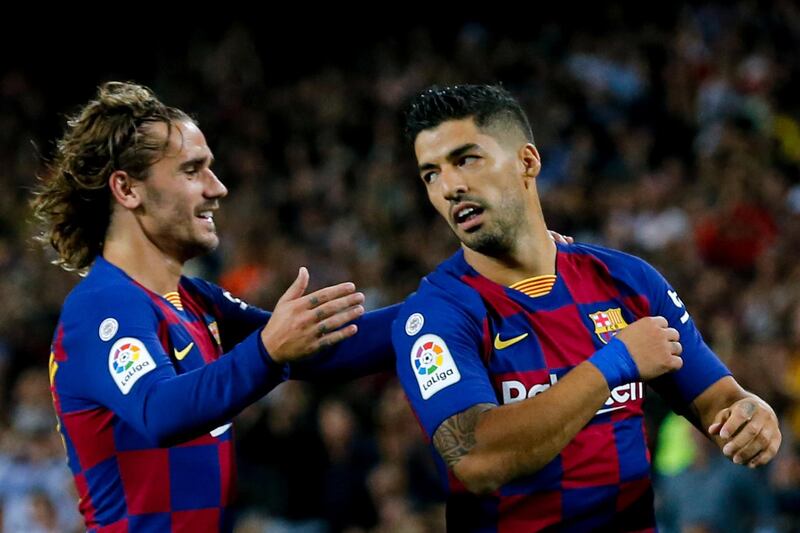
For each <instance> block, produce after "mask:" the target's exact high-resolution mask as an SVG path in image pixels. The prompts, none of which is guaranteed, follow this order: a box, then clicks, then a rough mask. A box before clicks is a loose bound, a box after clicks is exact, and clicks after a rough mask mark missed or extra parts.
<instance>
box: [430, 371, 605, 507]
mask: <svg viewBox="0 0 800 533" xmlns="http://www.w3.org/2000/svg"><path fill="white" fill-rule="evenodd" d="M609 394H610V392H609V387H608V384H607V382H606V379H605V378H604V377H603V374H602V373H601V372H600V371H599V370H598V369H597V367H595V366H594V365H592V364H591V363H589V362H584V363H582V364H580V365H578V366H577V367H575V368H574V369H573V370H571V371H570V372H569V373H567V374H566V376H564V377H563V378H562V379H560V380H559V381H558V383H556V384H555V385H553V386H552V387H550V388H549V389H548V390H546V391H544V392H542V393H540V394H537V395H536V396H534V397H533V398H529V399H527V400H524V401H521V402H517V403H513V404H508V405H504V406H501V407H496V408H493V409H489V410H487V411H485V412H483V413H482V414H480V415H479V417H478V420H477V424H476V426H475V430H474V436H475V440H474V446H473V447H472V448H471V449H470V450H469V452H468V453H467V454H465V455H462V456H461V457H460V458H459V459H457V460H455V461H452V464H451V465H450V466H451V467H452V468H453V472H454V473H455V475H456V476H457V477H458V478H459V479H460V480H461V481H462V482H463V483H464V484H465V485H466V486H467V488H468V489H469V490H470V491H472V492H477V493H485V492H491V491H493V490H495V489H496V488H498V487H499V486H501V485H503V484H505V483H507V482H508V481H510V480H512V479H515V478H518V477H520V476H524V475H529V474H532V473H534V472H537V471H538V470H540V469H541V468H542V467H544V466H545V465H546V464H548V463H549V462H550V461H552V460H553V458H555V457H556V455H558V453H560V452H561V450H563V449H564V448H565V447H566V446H567V444H569V442H570V441H571V440H572V439H573V438H574V437H575V435H577V434H578V432H579V431H580V430H581V429H583V428H584V427H585V426H586V424H587V423H588V422H589V421H590V420H591V419H592V417H594V415H595V414H596V413H597V411H598V409H600V408H601V407H602V405H603V404H604V402H605V401H606V400H607V399H608V396H609ZM451 420H452V419H451ZM439 433H440V431H439V430H437V436H439ZM440 440H441V439H440ZM440 453H442V450H441V449H440ZM443 456H444V454H443ZM445 459H446V460H447V458H445Z"/></svg>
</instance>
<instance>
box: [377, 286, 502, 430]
mask: <svg viewBox="0 0 800 533" xmlns="http://www.w3.org/2000/svg"><path fill="white" fill-rule="evenodd" d="M425 285H426V282H425V281H423V286H422V287H421V290H420V292H418V293H417V294H415V295H412V296H411V297H410V298H409V299H408V300H407V302H406V303H405V304H404V306H403V308H402V309H401V311H400V313H399V314H398V316H397V319H396V320H395V322H394V325H393V328H392V342H393V344H394V348H395V354H396V357H397V362H396V368H397V375H398V378H399V379H400V382H401V384H402V386H403V389H404V390H405V392H406V395H407V397H408V399H409V401H410V403H411V407H412V408H413V410H414V411H415V413H416V415H417V418H418V419H419V421H420V423H421V424H422V427H423V429H424V431H425V432H426V434H427V435H428V437H429V438H431V437H433V435H434V433H435V432H436V429H437V428H438V427H439V425H440V424H441V423H442V422H444V421H445V420H447V419H448V418H450V417H451V416H453V415H455V414H458V413H460V412H462V411H464V410H466V409H469V408H470V407H472V406H473V405H476V404H480V403H491V404H495V405H496V404H497V397H496V395H495V393H494V390H493V389H492V385H491V381H490V379H489V375H488V372H487V369H486V367H485V366H484V364H483V361H482V359H481V350H482V346H483V324H482V321H481V320H480V318H479V317H477V316H476V315H475V314H474V313H472V312H469V311H467V308H466V307H465V305H464V302H457V301H456V300H455V299H452V298H449V297H448V296H447V295H446V294H444V292H443V291H438V290H436V289H432V288H431V287H430V285H429V284H428V286H427V287H425ZM476 300H477V306H478V307H480V308H481V309H482V303H481V301H480V299H479V298H477V297H476ZM473 303H475V302H473ZM472 307H473V308H475V307H476V306H475V305H473V306H472Z"/></svg>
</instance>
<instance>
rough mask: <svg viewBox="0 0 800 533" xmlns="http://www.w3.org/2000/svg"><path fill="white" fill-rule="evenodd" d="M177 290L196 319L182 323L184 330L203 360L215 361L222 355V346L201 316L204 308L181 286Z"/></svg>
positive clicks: (203, 314) (203, 313)
mask: <svg viewBox="0 0 800 533" xmlns="http://www.w3.org/2000/svg"><path fill="white" fill-rule="evenodd" d="M178 290H179V291H180V294H181V298H183V303H184V307H185V309H186V310H188V311H189V312H190V313H192V314H193V315H194V316H195V317H196V318H197V321H194V322H184V323H183V325H184V327H185V328H186V331H187V332H189V335H191V337H192V340H193V341H194V342H195V345H196V346H197V349H198V350H200V355H201V356H202V357H203V361H205V362H207V363H210V362H211V361H216V360H217V359H219V357H220V355H222V347H221V346H219V345H218V344H217V341H216V340H214V339H213V338H212V337H211V332H209V331H208V325H206V323H205V320H204V318H203V317H204V316H205V314H206V313H205V310H204V309H203V307H202V306H201V305H200V304H198V303H197V301H196V300H195V299H194V298H193V297H192V295H191V294H190V293H189V292H187V291H185V290H184V289H183V288H182V287H179V288H178Z"/></svg>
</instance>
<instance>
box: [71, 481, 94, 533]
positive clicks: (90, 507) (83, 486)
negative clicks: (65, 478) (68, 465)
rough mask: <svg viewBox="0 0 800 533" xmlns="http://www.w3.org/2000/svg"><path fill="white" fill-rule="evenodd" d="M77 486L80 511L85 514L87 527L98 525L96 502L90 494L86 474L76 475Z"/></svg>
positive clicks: (84, 519)
mask: <svg viewBox="0 0 800 533" xmlns="http://www.w3.org/2000/svg"><path fill="white" fill-rule="evenodd" d="M75 488H76V489H77V491H78V511H80V513H81V515H83V521H84V523H85V524H86V529H91V528H93V527H97V519H96V518H95V509H94V503H92V498H91V496H90V495H89V484H88V483H86V476H85V475H83V473H81V474H77V475H76V476H75Z"/></svg>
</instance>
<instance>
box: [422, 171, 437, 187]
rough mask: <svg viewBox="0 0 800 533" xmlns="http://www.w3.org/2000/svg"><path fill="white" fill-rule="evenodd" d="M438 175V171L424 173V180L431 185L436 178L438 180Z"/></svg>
mask: <svg viewBox="0 0 800 533" xmlns="http://www.w3.org/2000/svg"><path fill="white" fill-rule="evenodd" d="M438 176H439V173H438V172H426V173H425V174H423V175H422V181H424V182H425V183H427V184H428V185H430V184H431V183H433V182H434V180H436V178H437V177H438Z"/></svg>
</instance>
